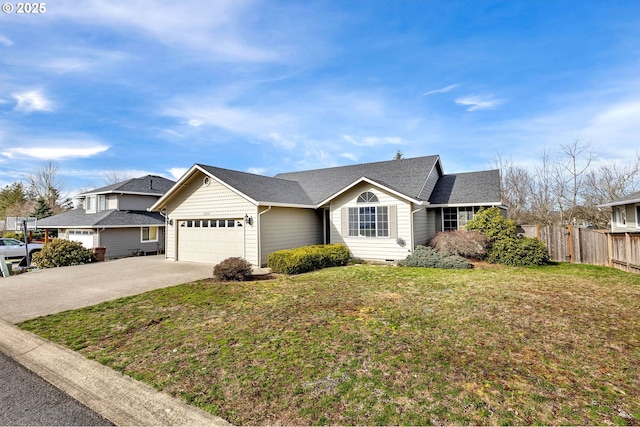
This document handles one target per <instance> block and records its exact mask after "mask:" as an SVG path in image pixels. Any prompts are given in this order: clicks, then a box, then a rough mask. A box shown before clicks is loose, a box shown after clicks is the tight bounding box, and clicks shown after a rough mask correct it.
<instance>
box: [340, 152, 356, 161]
mask: <svg viewBox="0 0 640 427" xmlns="http://www.w3.org/2000/svg"><path fill="white" fill-rule="evenodd" d="M340 157H344V158H345V159H349V160H353V161H354V162H357V161H358V159H359V158H360V156H359V155H357V154H355V153H342V154H340Z"/></svg>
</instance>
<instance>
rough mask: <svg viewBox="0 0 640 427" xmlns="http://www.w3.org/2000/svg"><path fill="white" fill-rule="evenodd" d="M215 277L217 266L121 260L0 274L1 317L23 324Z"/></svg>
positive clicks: (150, 259)
mask: <svg viewBox="0 0 640 427" xmlns="http://www.w3.org/2000/svg"><path fill="white" fill-rule="evenodd" d="M212 275H213V265H210V264H202V263H191V262H184V261H179V262H174V261H167V260H165V258H164V255H157V256H147V257H133V258H123V259H118V260H113V261H105V262H96V263H92V264H85V265H76V266H72V267H59V268H50V269H45V270H37V271H31V272H28V273H24V274H19V275H16V276H11V277H4V278H3V277H0V319H4V320H6V321H8V322H11V323H14V324H15V323H19V322H22V321H24V320H27V319H32V318H35V317H39V316H44V315H46V314H53V313H59V312H61V311H65V310H71V309H75V308H81V307H86V306H89V305H94V304H97V303H100V302H104V301H109V300H112V299H116V298H120V297H124V296H129V295H136V294H139V293H142V292H146V291H149V290H153V289H160V288H165V287H169V286H173V285H179V284H181V283H188V282H192V281H194V280H200V279H204V278H208V277H212Z"/></svg>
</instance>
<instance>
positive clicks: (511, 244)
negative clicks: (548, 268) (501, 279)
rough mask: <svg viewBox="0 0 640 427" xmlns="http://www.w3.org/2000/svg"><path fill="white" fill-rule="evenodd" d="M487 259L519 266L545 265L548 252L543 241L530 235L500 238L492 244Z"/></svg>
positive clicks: (547, 261) (547, 259)
mask: <svg viewBox="0 0 640 427" xmlns="http://www.w3.org/2000/svg"><path fill="white" fill-rule="evenodd" d="M488 261H489V262H493V263H498V264H504V265H513V266H520V267H522V266H531V265H547V264H549V252H548V251H547V246H546V245H545V244H544V243H543V242H541V241H540V240H538V239H534V238H532V237H514V238H508V239H500V240H498V241H496V242H495V243H494V244H493V247H492V248H491V250H490V252H489V257H488Z"/></svg>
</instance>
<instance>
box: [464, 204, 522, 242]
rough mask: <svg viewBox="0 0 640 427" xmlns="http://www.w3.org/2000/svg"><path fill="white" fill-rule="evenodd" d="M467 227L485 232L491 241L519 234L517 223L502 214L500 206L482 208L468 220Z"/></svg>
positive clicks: (470, 229)
mask: <svg viewBox="0 0 640 427" xmlns="http://www.w3.org/2000/svg"><path fill="white" fill-rule="evenodd" d="M465 229H467V230H469V231H473V230H475V231H479V232H481V233H484V235H485V236H487V239H489V242H490V243H493V242H495V241H497V240H500V239H505V238H514V237H516V236H517V233H516V223H515V222H514V221H513V220H512V219H507V218H505V217H504V216H502V212H501V211H500V208H497V207H492V208H488V209H480V210H479V211H478V212H477V213H476V214H475V215H474V217H473V219H472V220H471V221H469V222H467V225H466V226H465Z"/></svg>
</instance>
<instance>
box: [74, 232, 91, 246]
mask: <svg viewBox="0 0 640 427" xmlns="http://www.w3.org/2000/svg"><path fill="white" fill-rule="evenodd" d="M69 240H72V241H74V242H80V243H82V246H84V247H85V248H87V249H93V230H69Z"/></svg>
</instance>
